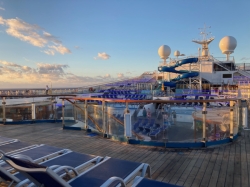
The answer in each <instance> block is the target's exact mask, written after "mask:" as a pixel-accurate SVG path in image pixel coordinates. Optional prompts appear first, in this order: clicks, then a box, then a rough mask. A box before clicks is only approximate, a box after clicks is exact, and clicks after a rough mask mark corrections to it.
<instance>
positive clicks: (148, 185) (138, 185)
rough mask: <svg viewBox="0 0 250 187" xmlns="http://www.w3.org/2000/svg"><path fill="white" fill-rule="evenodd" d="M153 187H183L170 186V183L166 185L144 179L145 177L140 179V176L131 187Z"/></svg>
mask: <svg viewBox="0 0 250 187" xmlns="http://www.w3.org/2000/svg"><path fill="white" fill-rule="evenodd" d="M152 186H157V187H181V186H177V185H174V184H169V183H165V182H160V181H155V180H150V179H146V178H143V177H140V176H136V177H135V180H134V182H133V185H132V186H131V187H152Z"/></svg>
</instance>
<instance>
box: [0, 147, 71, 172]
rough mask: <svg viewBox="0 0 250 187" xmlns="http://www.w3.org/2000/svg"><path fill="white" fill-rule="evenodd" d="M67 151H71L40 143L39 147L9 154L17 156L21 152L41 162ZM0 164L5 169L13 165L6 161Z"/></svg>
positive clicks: (34, 160) (36, 161)
mask: <svg viewBox="0 0 250 187" xmlns="http://www.w3.org/2000/svg"><path fill="white" fill-rule="evenodd" d="M0 152H3V151H0ZM67 152H69V150H68V149H61V148H58V147H53V146H49V145H44V144H42V145H39V146H37V147H32V148H30V149H28V150H22V151H19V152H15V153H13V154H9V155H10V156H14V157H15V155H20V154H21V155H25V156H28V157H29V158H31V159H32V161H33V162H35V163H40V162H43V161H45V160H48V159H51V158H53V157H56V156H58V155H62V154H65V153H67ZM5 154H6V153H5ZM0 166H1V167H4V169H6V170H8V169H11V167H10V166H9V165H8V164H6V163H4V162H3V163H0Z"/></svg>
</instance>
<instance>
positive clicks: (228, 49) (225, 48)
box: [219, 36, 237, 54]
mask: <svg viewBox="0 0 250 187" xmlns="http://www.w3.org/2000/svg"><path fill="white" fill-rule="evenodd" d="M236 46H237V41H236V39H235V38H234V37H233V36H225V37H224V38H222V39H221V40H220V43H219V47H220V50H221V52H222V53H223V54H231V53H233V52H234V49H235V48H236Z"/></svg>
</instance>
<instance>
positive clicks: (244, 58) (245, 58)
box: [240, 57, 250, 60]
mask: <svg viewBox="0 0 250 187" xmlns="http://www.w3.org/2000/svg"><path fill="white" fill-rule="evenodd" d="M240 60H250V58H247V57H243V58H241V59H240Z"/></svg>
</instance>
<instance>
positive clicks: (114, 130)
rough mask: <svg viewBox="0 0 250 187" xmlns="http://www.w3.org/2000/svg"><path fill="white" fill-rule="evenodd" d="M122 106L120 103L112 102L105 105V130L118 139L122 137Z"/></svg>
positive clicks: (123, 106)
mask: <svg viewBox="0 0 250 187" xmlns="http://www.w3.org/2000/svg"><path fill="white" fill-rule="evenodd" d="M124 108H125V105H124V104H122V103H120V104H119V103H116V104H114V103H112V104H109V106H107V107H106V119H107V121H106V127H107V128H106V132H107V134H108V135H111V136H113V137H115V138H118V139H120V138H123V137H124Z"/></svg>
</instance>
